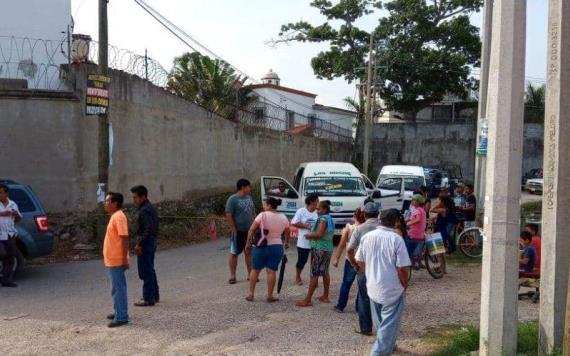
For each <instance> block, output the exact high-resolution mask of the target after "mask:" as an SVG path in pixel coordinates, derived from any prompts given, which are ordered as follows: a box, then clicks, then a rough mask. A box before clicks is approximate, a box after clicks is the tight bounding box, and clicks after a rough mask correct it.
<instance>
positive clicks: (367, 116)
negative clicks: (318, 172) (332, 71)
mask: <svg viewBox="0 0 570 356" xmlns="http://www.w3.org/2000/svg"><path fill="white" fill-rule="evenodd" d="M373 45H374V33H370V47H369V52H368V81H367V82H366V102H365V113H364V152H363V153H362V171H363V172H364V174H365V175H368V165H369V164H370V153H369V152H370V124H371V123H372V117H371V116H372V112H371V109H372V105H371V100H372V68H373V67H372V60H373V56H372V48H373Z"/></svg>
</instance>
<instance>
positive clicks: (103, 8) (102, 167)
mask: <svg viewBox="0 0 570 356" xmlns="http://www.w3.org/2000/svg"><path fill="white" fill-rule="evenodd" d="M107 2H108V0H99V74H101V75H107V69H108V47H109V32H108V22H107ZM108 110H109V109H107V111H108ZM97 168H98V169H97V172H98V185H97V191H99V190H102V192H103V195H104V196H105V195H106V194H107V191H108V187H107V186H108V184H109V115H108V114H101V115H99V136H98V165H97ZM98 198H99V197H98ZM99 203H101V201H100V200H99Z"/></svg>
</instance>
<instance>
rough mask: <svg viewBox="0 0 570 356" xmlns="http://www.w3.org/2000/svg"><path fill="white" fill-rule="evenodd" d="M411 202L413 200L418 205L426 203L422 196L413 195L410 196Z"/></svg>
mask: <svg viewBox="0 0 570 356" xmlns="http://www.w3.org/2000/svg"><path fill="white" fill-rule="evenodd" d="M412 200H414V201H416V202H418V203H420V204H424V203H425V202H426V198H424V196H423V195H420V194H414V195H413V196H412Z"/></svg>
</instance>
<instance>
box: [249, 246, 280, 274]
mask: <svg viewBox="0 0 570 356" xmlns="http://www.w3.org/2000/svg"><path fill="white" fill-rule="evenodd" d="M283 253H284V251H283V245H281V244H279V245H268V246H265V247H256V246H254V247H253V250H252V252H251V255H252V258H253V269H254V270H256V271H261V270H262V269H264V268H268V269H270V270H272V271H277V269H278V268H279V263H280V262H281V259H282V258H283Z"/></svg>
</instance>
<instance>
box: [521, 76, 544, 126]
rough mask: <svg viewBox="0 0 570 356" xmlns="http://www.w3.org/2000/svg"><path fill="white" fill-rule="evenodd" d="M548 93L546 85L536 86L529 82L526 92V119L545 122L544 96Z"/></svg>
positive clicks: (527, 120) (526, 120)
mask: <svg viewBox="0 0 570 356" xmlns="http://www.w3.org/2000/svg"><path fill="white" fill-rule="evenodd" d="M545 94H546V87H545V85H544V84H543V85H541V86H534V85H532V83H528V86H527V87H526V93H525V103H524V121H525V122H534V123H543V122H544V98H545Z"/></svg>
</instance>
